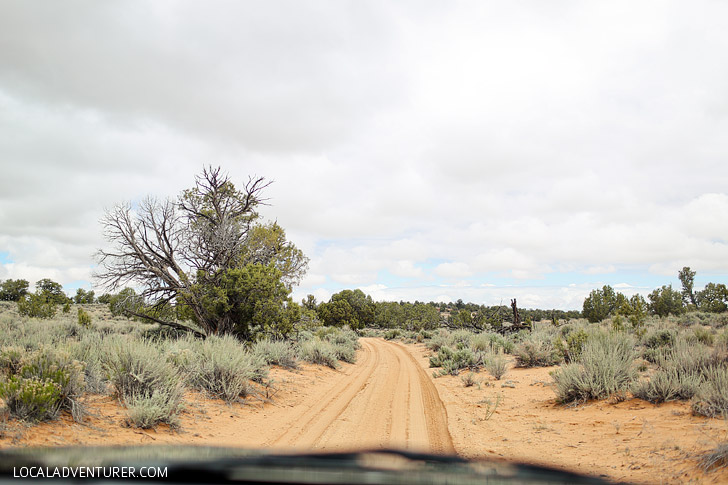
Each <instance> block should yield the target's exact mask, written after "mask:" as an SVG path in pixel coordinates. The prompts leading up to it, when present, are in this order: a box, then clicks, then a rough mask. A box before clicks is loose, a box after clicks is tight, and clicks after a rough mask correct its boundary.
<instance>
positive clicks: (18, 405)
mask: <svg viewBox="0 0 728 485" xmlns="http://www.w3.org/2000/svg"><path fill="white" fill-rule="evenodd" d="M60 396H61V390H60V386H59V385H58V384H56V383H55V382H53V381H49V380H46V379H39V378H37V377H32V378H29V379H24V378H21V377H18V376H11V377H10V379H9V380H8V381H7V382H0V398H2V399H3V400H4V401H5V405H6V406H7V408H8V410H9V411H10V414H11V415H12V416H15V417H17V418H19V419H24V420H29V421H41V420H45V419H54V418H56V417H57V416H58V413H59V411H60V409H61V406H60Z"/></svg>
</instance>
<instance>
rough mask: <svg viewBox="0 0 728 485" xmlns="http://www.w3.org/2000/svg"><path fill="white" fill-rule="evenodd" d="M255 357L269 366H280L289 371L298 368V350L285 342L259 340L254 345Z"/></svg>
mask: <svg viewBox="0 0 728 485" xmlns="http://www.w3.org/2000/svg"><path fill="white" fill-rule="evenodd" d="M252 353H253V355H255V356H256V357H258V358H259V359H260V360H262V361H263V362H265V363H266V364H268V365H278V366H281V367H285V368H287V369H295V368H297V367H298V358H297V357H296V349H295V348H294V347H293V345H291V343H290V342H288V341H284V340H268V339H264V340H259V341H257V342H256V343H255V345H253V349H252Z"/></svg>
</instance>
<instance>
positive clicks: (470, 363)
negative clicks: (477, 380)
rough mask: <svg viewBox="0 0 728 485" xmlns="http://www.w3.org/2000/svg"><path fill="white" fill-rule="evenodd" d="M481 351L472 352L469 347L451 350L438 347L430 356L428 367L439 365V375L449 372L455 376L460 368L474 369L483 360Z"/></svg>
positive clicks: (481, 363)
mask: <svg viewBox="0 0 728 485" xmlns="http://www.w3.org/2000/svg"><path fill="white" fill-rule="evenodd" d="M482 355H483V354H482V353H473V351H472V350H470V349H469V348H460V349H457V350H453V349H451V348H450V347H440V350H439V351H438V353H437V355H436V356H432V357H430V367H441V368H442V370H441V371H440V375H446V374H450V375H453V376H456V375H458V374H459V373H460V370H461V369H471V370H475V369H477V368H479V367H481V366H482V365H483V364H484V362H483V358H482Z"/></svg>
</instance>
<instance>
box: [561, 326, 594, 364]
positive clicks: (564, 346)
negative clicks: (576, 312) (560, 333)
mask: <svg viewBox="0 0 728 485" xmlns="http://www.w3.org/2000/svg"><path fill="white" fill-rule="evenodd" d="M588 339H589V334H587V333H586V332H585V331H584V330H583V329H579V330H576V331H571V332H568V333H567V334H566V335H565V338H564V339H561V338H557V339H556V340H555V341H554V348H555V350H556V352H557V354H558V356H559V359H560V360H563V361H564V362H566V363H569V362H574V361H575V360H576V359H578V358H579V355H580V354H581V350H582V349H583V348H584V344H585V343H586V341H587V340H588Z"/></svg>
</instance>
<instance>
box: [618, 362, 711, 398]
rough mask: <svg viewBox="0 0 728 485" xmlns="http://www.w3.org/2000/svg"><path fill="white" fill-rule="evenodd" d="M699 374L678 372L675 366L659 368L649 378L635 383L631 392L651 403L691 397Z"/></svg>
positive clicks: (695, 388)
mask: <svg viewBox="0 0 728 485" xmlns="http://www.w3.org/2000/svg"><path fill="white" fill-rule="evenodd" d="M701 383H702V378H701V376H700V375H699V374H694V373H689V374H685V373H682V374H681V373H680V372H678V370H677V369H676V368H669V369H659V370H658V371H657V372H655V374H653V375H652V377H650V379H649V380H646V381H641V382H639V383H636V384H635V385H634V386H633V388H632V394H634V396H635V397H637V398H639V399H644V400H645V401H650V402H653V403H661V402H667V401H676V400H684V399H690V398H692V397H693V396H694V395H695V393H696V392H697V391H698V389H699V388H700V384H701Z"/></svg>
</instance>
